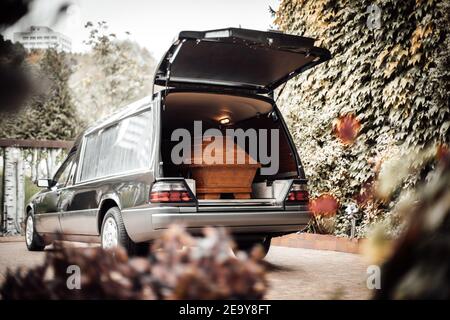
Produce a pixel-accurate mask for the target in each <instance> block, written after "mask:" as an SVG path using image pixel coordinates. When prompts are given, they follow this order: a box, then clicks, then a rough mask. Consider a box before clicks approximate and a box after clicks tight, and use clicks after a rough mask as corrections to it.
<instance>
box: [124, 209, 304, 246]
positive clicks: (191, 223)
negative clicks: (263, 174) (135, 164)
mask: <svg viewBox="0 0 450 320" xmlns="http://www.w3.org/2000/svg"><path fill="white" fill-rule="evenodd" d="M122 216H123V220H124V224H125V227H126V229H127V232H128V235H129V236H130V238H131V239H132V240H133V241H135V242H142V241H148V240H153V239H156V238H158V237H159V236H160V234H161V233H162V232H163V231H164V230H165V229H167V228H168V227H169V226H170V225H171V224H174V223H179V224H182V225H184V226H186V228H187V229H188V231H190V232H192V233H197V232H200V231H201V229H202V228H204V227H206V226H214V227H226V228H227V229H228V230H229V231H230V232H231V233H243V234H246V233H262V234H284V233H292V232H296V231H299V230H301V229H302V228H303V227H305V225H307V224H308V222H309V220H310V215H309V212H308V211H307V210H292V211H284V210H279V211H255V210H253V211H227V212H219V211H215V212H183V213H180V212H179V210H178V208H141V209H129V210H123V211H122Z"/></svg>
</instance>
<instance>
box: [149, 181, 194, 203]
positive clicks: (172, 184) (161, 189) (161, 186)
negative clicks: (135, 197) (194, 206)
mask: <svg viewBox="0 0 450 320" xmlns="http://www.w3.org/2000/svg"><path fill="white" fill-rule="evenodd" d="M150 202H151V203H189V202H195V198H194V195H193V194H192V192H191V191H190V190H189V188H188V187H187V185H186V183H185V182H184V181H157V182H155V183H154V184H153V186H152V190H151V191H150Z"/></svg>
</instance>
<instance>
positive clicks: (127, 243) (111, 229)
mask: <svg viewBox="0 0 450 320" xmlns="http://www.w3.org/2000/svg"><path fill="white" fill-rule="evenodd" d="M101 243H102V248H103V249H111V248H115V247H117V246H119V245H120V246H122V247H124V248H125V250H127V252H128V254H129V255H130V256H133V255H146V254H147V253H148V248H149V244H146V243H134V242H133V240H131V239H130V237H129V236H128V233H127V231H126V229H125V225H124V223H123V220H122V215H121V214H120V210H119V208H117V207H114V208H111V209H109V210H108V211H107V212H106V214H105V217H104V218H103V223H102V230H101Z"/></svg>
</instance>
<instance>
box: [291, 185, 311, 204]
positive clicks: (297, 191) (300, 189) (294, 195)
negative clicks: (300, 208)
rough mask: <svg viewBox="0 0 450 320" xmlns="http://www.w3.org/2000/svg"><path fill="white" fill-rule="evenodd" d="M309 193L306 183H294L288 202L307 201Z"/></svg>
mask: <svg viewBox="0 0 450 320" xmlns="http://www.w3.org/2000/svg"><path fill="white" fill-rule="evenodd" d="M308 201H309V193H308V190H307V188H306V184H305V183H298V182H295V181H294V183H292V186H291V189H290V190H289V193H288V195H287V197H286V204H297V203H307V202H308Z"/></svg>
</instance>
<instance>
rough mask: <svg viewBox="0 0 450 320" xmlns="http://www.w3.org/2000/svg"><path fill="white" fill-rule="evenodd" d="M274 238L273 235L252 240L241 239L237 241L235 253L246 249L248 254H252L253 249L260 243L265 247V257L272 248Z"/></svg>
mask: <svg viewBox="0 0 450 320" xmlns="http://www.w3.org/2000/svg"><path fill="white" fill-rule="evenodd" d="M271 240H272V238H271V237H265V238H262V239H256V240H255V239H252V240H239V241H236V244H237V246H236V248H235V250H234V253H235V254H236V253H237V252H238V251H244V252H246V253H247V254H250V253H251V251H252V250H253V248H254V247H255V246H258V245H260V246H261V247H262V249H263V255H264V257H265V256H266V255H267V253H269V250H270V242H271Z"/></svg>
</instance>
